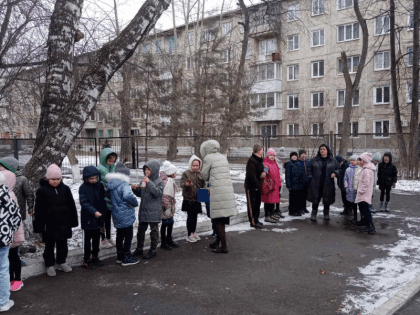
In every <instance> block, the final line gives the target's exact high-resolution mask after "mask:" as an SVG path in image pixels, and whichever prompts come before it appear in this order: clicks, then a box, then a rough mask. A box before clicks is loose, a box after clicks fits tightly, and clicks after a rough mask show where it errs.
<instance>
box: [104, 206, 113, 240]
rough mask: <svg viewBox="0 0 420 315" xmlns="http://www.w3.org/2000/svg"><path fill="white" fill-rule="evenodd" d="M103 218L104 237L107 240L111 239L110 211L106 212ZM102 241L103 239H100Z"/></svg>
mask: <svg viewBox="0 0 420 315" xmlns="http://www.w3.org/2000/svg"><path fill="white" fill-rule="evenodd" d="M104 217H105V220H104V221H105V233H106V234H105V237H106V238H107V239H111V217H112V211H110V210H107V211H105V214H104ZM102 239H104V237H102Z"/></svg>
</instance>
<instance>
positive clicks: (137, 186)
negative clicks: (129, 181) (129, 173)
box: [131, 184, 139, 190]
mask: <svg viewBox="0 0 420 315" xmlns="http://www.w3.org/2000/svg"><path fill="white" fill-rule="evenodd" d="M137 188H139V185H137V184H133V185H131V189H132V190H136V189H137Z"/></svg>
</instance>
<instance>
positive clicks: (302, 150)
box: [298, 149, 306, 157]
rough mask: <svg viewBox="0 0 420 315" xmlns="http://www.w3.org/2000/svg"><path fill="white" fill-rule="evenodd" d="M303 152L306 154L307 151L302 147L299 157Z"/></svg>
mask: <svg viewBox="0 0 420 315" xmlns="http://www.w3.org/2000/svg"><path fill="white" fill-rule="evenodd" d="M303 153H305V154H306V151H305V150H304V149H300V150H299V155H298V157H300V156H301V155H302V154H303Z"/></svg>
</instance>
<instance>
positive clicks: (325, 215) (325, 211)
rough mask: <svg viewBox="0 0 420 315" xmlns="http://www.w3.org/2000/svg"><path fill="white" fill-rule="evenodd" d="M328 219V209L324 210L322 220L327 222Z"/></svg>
mask: <svg viewBox="0 0 420 315" xmlns="http://www.w3.org/2000/svg"><path fill="white" fill-rule="evenodd" d="M329 219H330V208H328V209H324V220H327V221H328V220H329Z"/></svg>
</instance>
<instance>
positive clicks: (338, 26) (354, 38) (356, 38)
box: [337, 22, 360, 43]
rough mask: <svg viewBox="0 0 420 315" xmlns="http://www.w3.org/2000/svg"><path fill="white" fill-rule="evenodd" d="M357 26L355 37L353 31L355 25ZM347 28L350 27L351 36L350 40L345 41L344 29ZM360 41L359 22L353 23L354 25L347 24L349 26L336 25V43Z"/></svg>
mask: <svg viewBox="0 0 420 315" xmlns="http://www.w3.org/2000/svg"><path fill="white" fill-rule="evenodd" d="M356 24H357V30H358V31H357V32H358V36H357V37H355V36H354V30H355V25H356ZM348 26H351V34H352V38H351V39H347V38H345V37H346V28H347V27H348ZM340 27H343V28H344V39H343V40H342V41H340ZM358 39H360V24H359V22H355V23H349V24H342V25H337V43H344V42H350V41H352V40H358Z"/></svg>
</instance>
